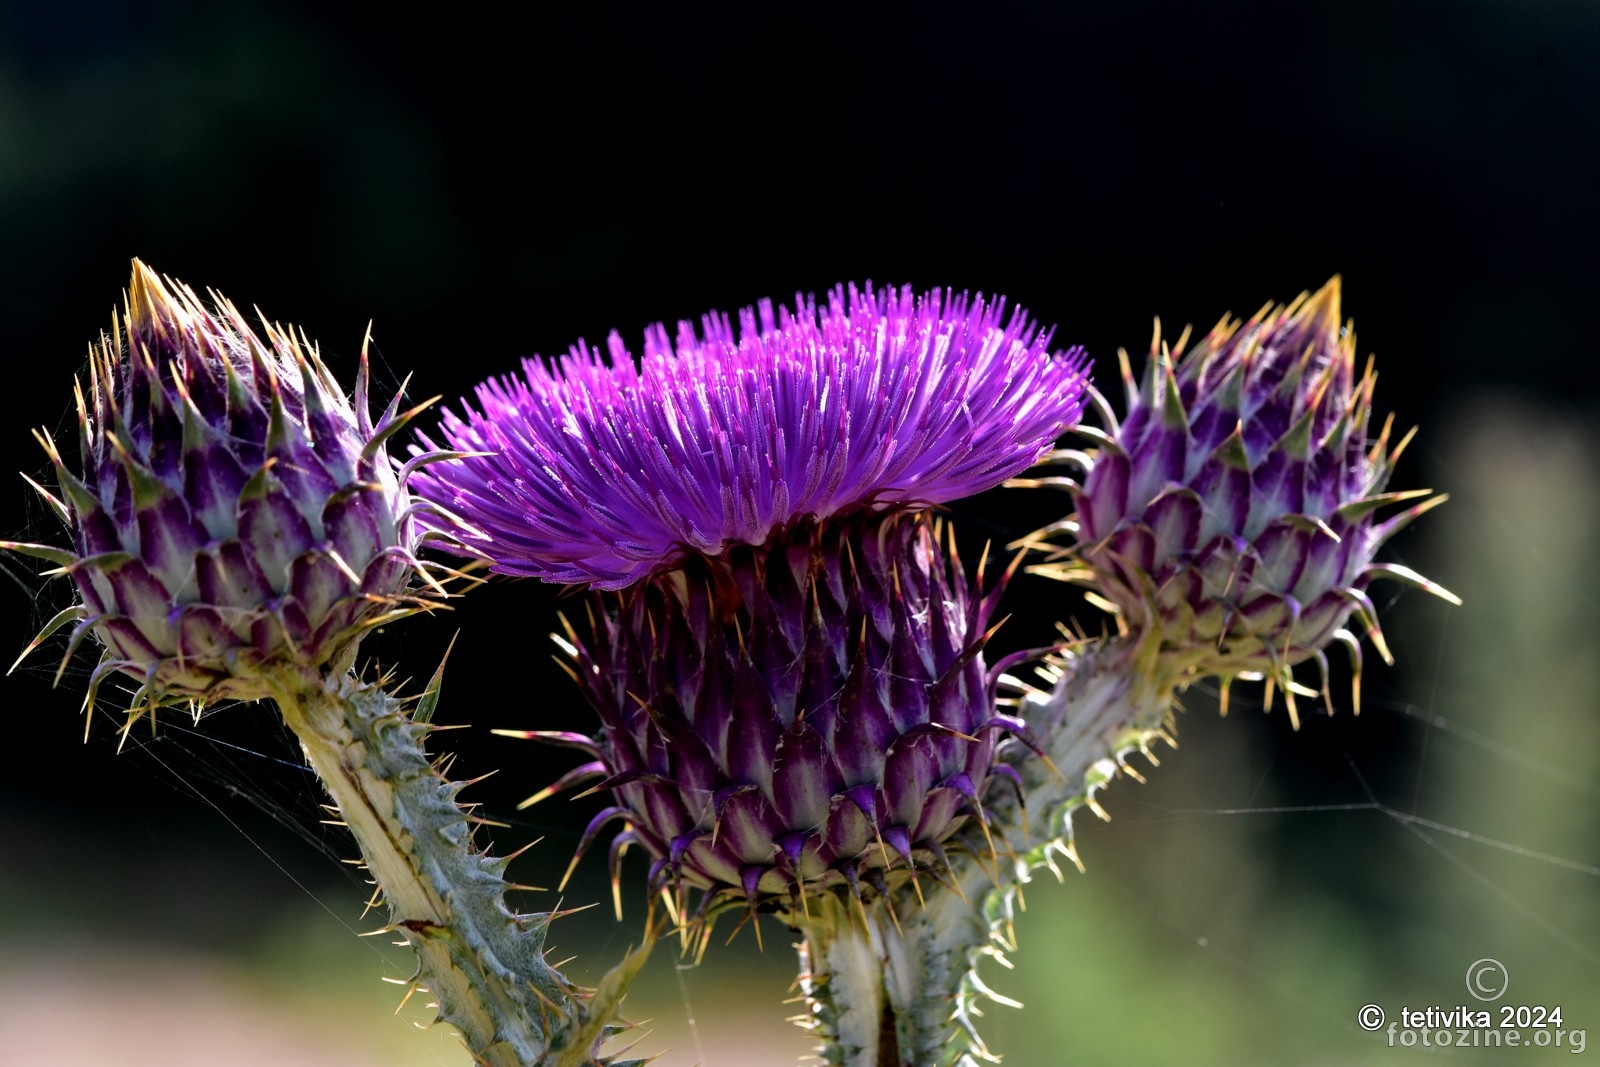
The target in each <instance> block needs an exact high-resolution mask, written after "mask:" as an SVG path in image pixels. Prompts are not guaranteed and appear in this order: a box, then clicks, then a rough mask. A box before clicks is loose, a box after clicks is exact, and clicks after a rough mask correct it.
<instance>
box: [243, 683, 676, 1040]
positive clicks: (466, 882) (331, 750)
mask: <svg viewBox="0 0 1600 1067" xmlns="http://www.w3.org/2000/svg"><path fill="white" fill-rule="evenodd" d="M437 687H438V678H437V676H436V677H435V680H434V683H433V685H432V686H430V688H429V691H428V694H426V695H425V698H424V700H425V701H426V702H430V703H428V704H427V705H426V706H427V707H428V708H429V710H431V699H432V698H434V697H436V695H437ZM272 688H273V696H274V698H275V699H276V701H277V703H278V706H279V708H280V709H281V710H282V713H283V717H284V721H285V722H286V723H287V724H288V726H289V728H290V729H291V730H293V731H294V733H295V736H296V737H298V738H299V739H300V742H301V744H302V746H303V747H304V749H305V753H306V757H307V759H308V760H309V761H310V763H311V765H312V767H313V768H315V770H316V772H317V774H318V775H319V776H320V777H321V779H322V781H323V784H324V785H325V786H326V788H327V790H328V793H329V795H330V796H332V798H333V800H334V803H335V805H336V806H337V807H338V809H339V813H340V815H341V816H342V818H343V819H344V821H345V822H346V824H347V825H348V826H349V827H350V830H351V832H352V833H353V834H354V835H355V838H356V842H357V843H358V845H359V846H360V849H361V855H362V858H363V859H364V860H365V862H366V865H367V867H368V869H369V870H370V871H371V873H372V876H373V878H374V879H375V880H376V882H377V884H378V887H379V889H380V890H381V891H382V893H383V897H384V899H385V900H386V901H387V903H388V905H389V911H390V918H391V927H390V928H391V929H392V930H393V931H394V932H395V933H398V934H400V935H401V936H402V937H404V938H405V941H406V943H407V944H409V945H410V946H411V947H412V949H414V950H415V951H416V953H417V960H418V970H417V976H416V978H415V980H414V981H415V983H416V984H417V985H418V986H421V987H425V988H426V989H427V990H428V991H429V992H430V993H431V994H432V995H433V997H434V998H435V1000H436V1001H437V1002H438V1008H439V1014H440V1017H441V1018H443V1019H445V1020H446V1021H448V1022H450V1023H452V1024H453V1025H455V1026H456V1027H457V1028H458V1029H459V1030H460V1031H461V1034H462V1037H463V1039H464V1040H465V1041H466V1044H467V1047H468V1048H469V1049H470V1050H471V1052H472V1055H473V1057H474V1060H475V1061H476V1062H477V1063H479V1064H482V1065H485V1067H597V1065H599V1064H612V1065H613V1067H625V1063H624V1062H623V1061H610V1060H605V1059H603V1058H602V1057H601V1056H600V1054H599V1051H598V1050H599V1047H600V1044H601V1042H602V1041H603V1040H604V1039H605V1038H606V1037H607V1036H609V1035H610V1034H611V1033H612V1032H614V1030H615V1028H614V1027H612V1026H611V1025H610V1020H611V1019H612V1018H613V1017H614V1015H615V1013H616V1010H617V1008H618V1006H619V1002H620V1000H621V998H622V994H623V993H624V991H625V990H626V988H627V985H628V983H629V981H630V980H631V979H632V978H633V976H634V975H635V974H637V972H638V970H639V968H640V967H641V966H642V965H643V963H644V960H645V958H646V956H647V955H648V952H649V947H650V938H649V936H648V935H647V937H646V940H645V942H644V944H643V945H642V946H641V947H640V948H638V949H635V950H633V951H631V952H630V953H629V954H628V956H627V957H626V958H625V959H624V960H623V961H622V962H621V963H620V964H619V965H618V966H617V967H616V968H615V969H613V970H612V971H611V972H610V974H608V975H607V977H606V979H605V980H604V981H603V982H602V983H601V986H600V987H599V988H598V989H597V990H595V991H593V993H592V995H588V996H587V999H586V998H585V992H584V991H581V990H579V989H578V987H576V986H574V985H573V984H572V983H570V982H568V981H567V979H565V978H564V977H563V976H562V975H561V974H559V973H558V972H556V971H555V970H554V969H553V968H551V967H550V966H549V964H547V963H546V962H545V958H544V938H545V931H546V930H547V929H548V927H549V925H550V922H551V920H552V918H553V916H552V915H550V914H547V913H533V914H524V915H518V914H515V913H513V912H512V911H511V910H509V909H508V908H507V906H506V903H505V894H506V891H507V890H508V889H510V888H511V886H510V885H509V884H508V883H507V882H506V881H505V880H504V878H503V877H502V872H503V871H504V870H505V867H506V865H507V862H508V860H507V859H506V858H492V857H490V856H489V855H488V854H487V853H485V852H482V851H480V850H479V849H477V848H476V847H475V846H474V844H473V841H472V833H471V827H470V823H469V820H468V817H467V814H466V812H465V811H463V810H462V808H461V806H460V805H459V804H458V803H457V802H456V799H455V798H456V795H457V793H458V792H459V791H460V789H461V788H462V786H461V785H460V784H452V783H450V782H448V781H446V780H445V779H444V778H443V777H442V776H441V775H440V774H439V773H438V771H437V770H436V769H435V767H434V766H433V764H432V762H431V761H430V760H429V758H428V756H427V754H426V752H425V751H424V749H423V739H424V738H425V737H426V736H427V734H428V733H429V732H430V731H431V730H432V727H431V726H430V725H428V724H427V723H426V722H424V721H417V719H416V718H414V717H412V716H411V715H410V714H408V713H407V710H406V707H405V705H404V703H403V702H402V701H400V700H399V699H397V698H396V697H394V696H392V695H391V694H389V693H387V692H385V691H384V690H383V689H382V688H380V687H378V686H374V685H368V684H365V683H362V682H360V681H359V680H357V679H356V678H355V677H353V676H351V675H345V676H343V677H337V678H333V677H324V676H322V675H319V674H318V673H316V672H314V671H294V670H284V671H281V672H279V673H277V674H276V675H275V676H274V678H273V685H272ZM422 718H424V719H426V718H427V716H426V715H423V716H422ZM639 1062H641V1061H626V1063H639Z"/></svg>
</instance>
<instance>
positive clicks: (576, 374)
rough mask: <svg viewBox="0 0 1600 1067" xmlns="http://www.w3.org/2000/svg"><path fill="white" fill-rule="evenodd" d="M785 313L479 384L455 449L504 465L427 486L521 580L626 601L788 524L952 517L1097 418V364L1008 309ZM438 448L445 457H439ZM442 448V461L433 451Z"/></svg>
mask: <svg viewBox="0 0 1600 1067" xmlns="http://www.w3.org/2000/svg"><path fill="white" fill-rule="evenodd" d="M795 302H796V306H797V307H798V308H799V309H800V310H799V313H798V314H791V313H790V311H789V310H788V309H787V308H779V309H778V312H777V314H776V315H774V312H773V307H772V304H771V302H769V301H763V302H762V303H761V304H760V305H759V307H758V308H756V309H750V308H746V309H744V310H743V311H742V312H741V313H740V315H739V333H738V334H737V335H735V334H734V331H733V327H732V323H731V322H730V321H729V319H728V317H727V316H725V315H718V314H715V313H713V314H709V315H706V316H705V317H704V319H703V320H702V329H701V335H700V336H696V334H695V332H694V329H693V327H692V326H690V324H688V323H686V322H681V323H679V324H678V336H677V342H676V347H674V344H673V342H672V341H671V340H670V339H669V338H668V336H667V331H666V329H665V328H664V327H662V326H660V325H657V326H655V327H653V328H652V329H650V330H648V331H647V332H646V334H645V347H644V359H643V360H642V362H641V364H640V365H639V366H638V367H635V365H634V362H633V360H632V358H631V356H630V355H629V354H628V352H627V350H626V349H625V348H624V347H623V343H622V339H621V338H620V337H619V336H618V335H617V334H616V333H612V334H611V336H610V338H609V339H608V342H607V349H608V354H609V362H607V361H605V360H602V359H601V358H600V356H599V355H598V353H596V352H594V351H593V350H591V349H590V348H589V347H588V346H587V345H585V344H583V343H579V344H578V345H577V346H575V347H574V348H573V349H572V351H571V352H570V353H569V354H568V355H567V356H565V357H563V358H562V359H560V360H559V361H558V362H557V363H556V365H555V366H554V367H550V366H547V365H546V364H544V363H542V362H540V361H539V360H537V359H528V360H524V361H523V376H522V377H521V378H516V377H512V376H509V375H508V376H506V377H504V378H499V379H492V380H490V381H488V382H485V383H484V384H483V385H481V386H479V387H478V390H477V393H478V404H479V408H480V409H481V413H480V411H474V410H473V409H472V408H471V407H470V406H467V405H463V411H464V417H461V416H457V415H456V414H454V413H453V412H448V413H446V415H445V417H444V421H443V426H442V432H443V435H444V437H445V439H446V440H447V441H448V442H449V446H450V447H451V448H454V449H459V450H462V451H482V452H486V453H490V455H486V456H482V457H478V458H473V459H466V460H461V461H458V462H452V463H449V464H447V465H445V466H444V467H441V468H435V469H433V470H432V471H426V472H419V474H418V475H417V477H416V478H415V479H414V481H413V488H414V489H415V490H416V491H417V492H419V493H420V494H422V495H423V496H425V497H428V498H429V499H431V500H433V501H435V502H436V503H437V504H439V505H440V506H442V507H444V508H447V509H449V510H451V511H452V512H454V513H455V514H457V515H459V516H461V517H462V518H464V519H465V520H467V522H469V523H470V524H471V525H472V526H474V527H475V528H476V529H477V531H478V533H477V535H473V534H471V533H469V534H467V535H465V536H463V537H462V540H463V541H464V542H465V543H466V544H467V545H469V546H470V547H473V548H477V549H480V550H482V551H483V552H484V553H485V554H486V555H487V556H488V557H489V558H490V559H491V560H492V561H493V568H494V569H495V570H497V571H499V572H501V573H504V574H512V575H517V576H519V577H532V578H543V579H545V580H546V581H554V582H568V583H580V582H582V583H590V584H592V585H594V586H595V587H597V588H601V589H620V588H623V587H625V586H628V585H631V584H632V583H634V582H636V581H638V580H639V579H640V578H643V577H644V576H645V575H646V574H648V573H650V572H651V571H652V570H654V569H655V568H656V567H658V566H660V565H661V564H663V563H668V562H670V561H671V560H673V559H674V558H675V557H676V555H677V554H678V552H679V551H680V550H681V549H692V550H694V551H696V552H701V553H705V554H707V555H716V554H717V553H719V552H721V551H723V549H724V547H725V546H727V545H730V544H747V545H760V544H762V543H764V542H765V541H766V540H767V538H768V537H769V536H770V535H771V534H772V533H773V531H774V530H775V529H777V528H778V527H780V526H783V525H784V524H786V523H788V522H790V521H792V520H794V519H796V518H799V517H802V516H810V517H812V518H817V519H822V518H826V517H827V516H829V515H833V514H835V513H836V512H839V511H844V510H847V509H849V508H853V507H859V506H863V505H867V506H873V507H878V508H883V507H888V506H890V505H896V504H905V505H927V504H938V503H943V502H945V501H949V500H956V499H958V498H960V497H963V496H969V495H971V494H973V493H976V492H980V491H982V490H984V489H988V488H990V487H992V486H995V485H998V484H999V483H1000V482H1002V481H1004V480H1005V479H1006V478H1008V477H1010V476H1011V475H1013V474H1016V473H1018V472H1019V471H1021V470H1023V469H1024V468H1026V467H1027V466H1029V465H1030V464H1032V463H1033V462H1034V461H1035V460H1036V459H1038V458H1039V456H1040V455H1041V454H1042V453H1043V451H1044V450H1045V449H1046V448H1048V447H1049V444H1050V442H1051V441H1052V440H1053V439H1054V438H1055V437H1056V436H1057V435H1058V434H1060V432H1061V431H1062V429H1063V428H1064V427H1065V426H1066V425H1068V424H1069V423H1071V422H1073V421H1075V420H1076V419H1077V416H1078V413H1079V403H1078V401H1079V397H1080V395H1081V392H1082V386H1083V383H1084V363H1083V358H1082V355H1081V353H1080V352H1078V351H1077V350H1074V351H1073V352H1071V353H1068V354H1067V355H1066V356H1065V357H1061V358H1053V357H1051V356H1050V354H1049V344H1050V335H1049V333H1048V332H1043V333H1041V332H1039V331H1038V330H1036V329H1035V328H1034V326H1033V324H1031V323H1030V322H1029V321H1028V319H1027V318H1026V317H1025V316H1024V315H1022V314H1021V313H1020V312H1013V313H1012V315H1011V316H1010V318H1009V320H1005V321H1004V324H1003V325H1002V321H1003V320H1004V319H1005V316H1004V311H1005V304H1004V301H998V300H997V301H992V302H987V303H986V302H985V301H984V300H983V299H982V297H979V298H978V299H976V300H970V301H969V299H968V298H967V296H966V295H965V294H963V295H961V296H953V295H952V294H950V293H949V292H941V291H939V290H934V291H933V292H931V293H929V294H927V295H926V296H924V297H922V298H921V299H918V298H916V297H915V296H914V295H913V294H912V292H911V290H910V288H909V287H907V288H904V289H901V290H899V291H898V292H897V291H894V290H890V291H888V292H884V293H874V292H873V290H872V288H871V286H870V285H869V286H868V287H867V289H866V291H865V292H862V291H860V290H858V289H856V288H855V287H854V286H851V287H850V288H849V289H848V290H846V289H844V288H843V287H841V288H837V289H834V290H833V291H832V292H831V293H829V295H828V305H827V307H826V308H824V309H822V310H821V313H820V314H819V313H818V309H817V307H816V304H815V301H814V300H813V299H809V298H807V299H802V298H800V297H798V296H797V297H796V301H795ZM424 440H426V439H424ZM430 447H431V443H430Z"/></svg>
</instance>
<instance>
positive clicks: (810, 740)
mask: <svg viewBox="0 0 1600 1067" xmlns="http://www.w3.org/2000/svg"><path fill="white" fill-rule="evenodd" d="M938 536H939V531H938V529H937V524H936V523H935V521H934V520H933V518H932V517H931V516H930V515H929V514H928V512H926V511H908V510H904V509H895V510H893V511H889V512H870V511H867V510H865V509H859V510H857V511H856V512H855V513H853V514H852V515H850V516H848V517H843V516H841V517H839V518H838V519H836V520H835V521H833V522H829V523H826V524H818V523H816V522H813V521H810V520H803V521H799V522H796V523H794V524H793V525H791V526H790V527H789V528H787V529H786V530H783V531H781V532H780V533H779V534H778V535H777V536H775V537H773V538H772V539H770V540H769V541H768V542H767V543H766V544H764V545H761V546H748V545H735V546H731V547H730V548H729V549H728V550H727V551H726V552H724V553H722V554H720V555H718V556H696V557H691V558H689V559H686V560H685V561H684V564H683V566H682V567H680V568H677V569H674V570H671V571H665V572H662V573H660V574H658V575H656V576H654V577H653V578H651V579H649V580H647V581H645V582H642V583H640V584H638V585H636V586H634V587H633V588H631V589H628V590H625V591H623V592H621V593H617V594H611V595H608V596H605V597H602V598H600V603H599V604H598V605H597V607H599V609H600V610H599V612H598V613H597V614H598V618H597V620H596V623H595V625H596V637H595V640H594V641H593V642H592V643H591V644H590V645H589V647H587V648H585V647H582V646H574V647H571V648H570V649H569V651H570V652H571V653H572V655H573V657H574V659H575V660H576V664H575V666H576V670H575V671H574V676H575V677H576V679H577V680H578V682H579V684H580V685H582V687H583V690H584V693H585V694H586V695H587V696H588V698H589V701H590V703H591V704H592V705H593V706H594V708H595V710H596V711H597V712H598V713H599V715H600V719H601V723H602V727H601V735H600V737H599V738H597V739H594V740H591V739H589V738H586V737H584V736H583V735H581V734H565V735H559V737H558V739H559V740H562V741H564V742H565V743H567V744H571V745H574V746H576V747H578V748H581V749H584V750H586V751H588V752H589V753H590V754H591V755H592V756H593V757H594V761H593V762H592V763H589V764H587V765H585V766H584V767H581V768H578V770H577V771H576V772H574V774H573V775H572V776H569V781H571V780H575V779H579V778H584V777H601V776H605V777H606V781H605V783H604V784H606V785H608V786H610V787H611V788H612V789H613V790H614V791H615V793H616V796H617V799H618V800H619V801H620V803H619V805H617V806H614V807H611V808H608V809H606V810H605V811H603V812H601V813H600V815H599V816H597V817H596V819H595V821H594V822H593V823H592V824H591V827H590V833H589V835H587V836H588V837H592V835H593V834H594V833H595V832H597V831H598V830H599V829H600V827H601V826H603V825H604V824H605V823H606V822H609V821H610V820H612V819H615V818H623V819H626V820H627V822H628V829H627V830H625V831H624V832H623V833H621V834H620V835H618V837H617V838H616V842H615V844H614V845H613V849H612V854H613V860H614V861H615V859H616V858H618V857H619V855H620V851H621V850H622V849H625V848H626V847H627V846H628V845H629V844H633V843H637V844H640V845H643V846H644V848H645V849H646V851H648V852H649V853H650V854H651V856H653V857H654V858H655V863H654V865H653V868H652V871H651V881H652V883H654V884H656V885H663V884H679V885H687V886H694V887H697V888H700V889H712V890H728V891H731V892H732V895H734V896H742V897H743V898H745V899H748V900H752V901H754V900H763V899H773V898H776V899H779V900H785V901H787V902H788V903H790V904H792V905H794V906H796V907H801V906H803V903H804V902H803V901H802V900H801V899H800V897H801V896H802V895H803V894H804V893H805V892H807V891H814V890H817V889H828V888H835V887H846V886H848V887H851V888H854V889H857V890H858V891H859V889H860V888H861V887H862V886H863V885H876V886H878V887H880V888H881V887H883V885H884V884H885V882H884V873H885V871H886V870H892V869H896V868H905V867H912V866H915V867H922V868H933V869H936V870H938V869H942V868H943V867H944V866H945V865H946V863H947V861H946V860H945V857H944V853H943V851H942V850H941V848H940V843H941V842H943V841H945V840H946V839H948V838H949V837H950V835H951V834H952V833H954V832H955V830H956V829H957V828H958V827H959V826H961V825H962V824H963V823H964V822H966V821H967V819H968V818H969V816H971V815H973V814H979V815H980V816H981V805H980V798H981V796H982V794H983V791H984V788H985V786H986V785H987V783H988V780H989V776H990V766H991V763H992V760H993V749H994V742H995V740H996V737H995V735H996V732H997V731H1009V730H1013V729H1018V728H1020V724H1019V723H1018V721H1017V720H1015V719H1011V718H1007V717H1004V716H997V715H996V714H995V711H994V691H993V685H992V682H991V679H989V678H988V677H987V676H986V673H985V668H984V664H983V658H982V649H983V644H984V641H985V640H986V638H987V636H988V635H987V634H986V633H985V626H986V625H987V622H988V620H989V617H990V615H991V613H992V610H993V607H994V602H995V600H996V598H997V595H998V588H996V589H992V590H990V591H989V595H987V596H981V597H977V598H974V597H973V596H972V594H971V593H970V592H969V590H968V587H967V582H966V579H965V577H964V576H963V574H962V572H961V566H960V563H959V562H957V561H956V560H955V554H954V552H953V551H952V552H950V554H949V556H948V557H946V556H945V554H944V553H942V552H941V551H940V546H939V544H938ZM980 580H981V579H980ZM585 843H587V837H586V841H585ZM717 895H718V894H717V893H713V894H712V896H713V897H715V896H717ZM721 895H727V893H722V894H721ZM707 903H708V904H709V903H712V901H709V900H708V901H707Z"/></svg>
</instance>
